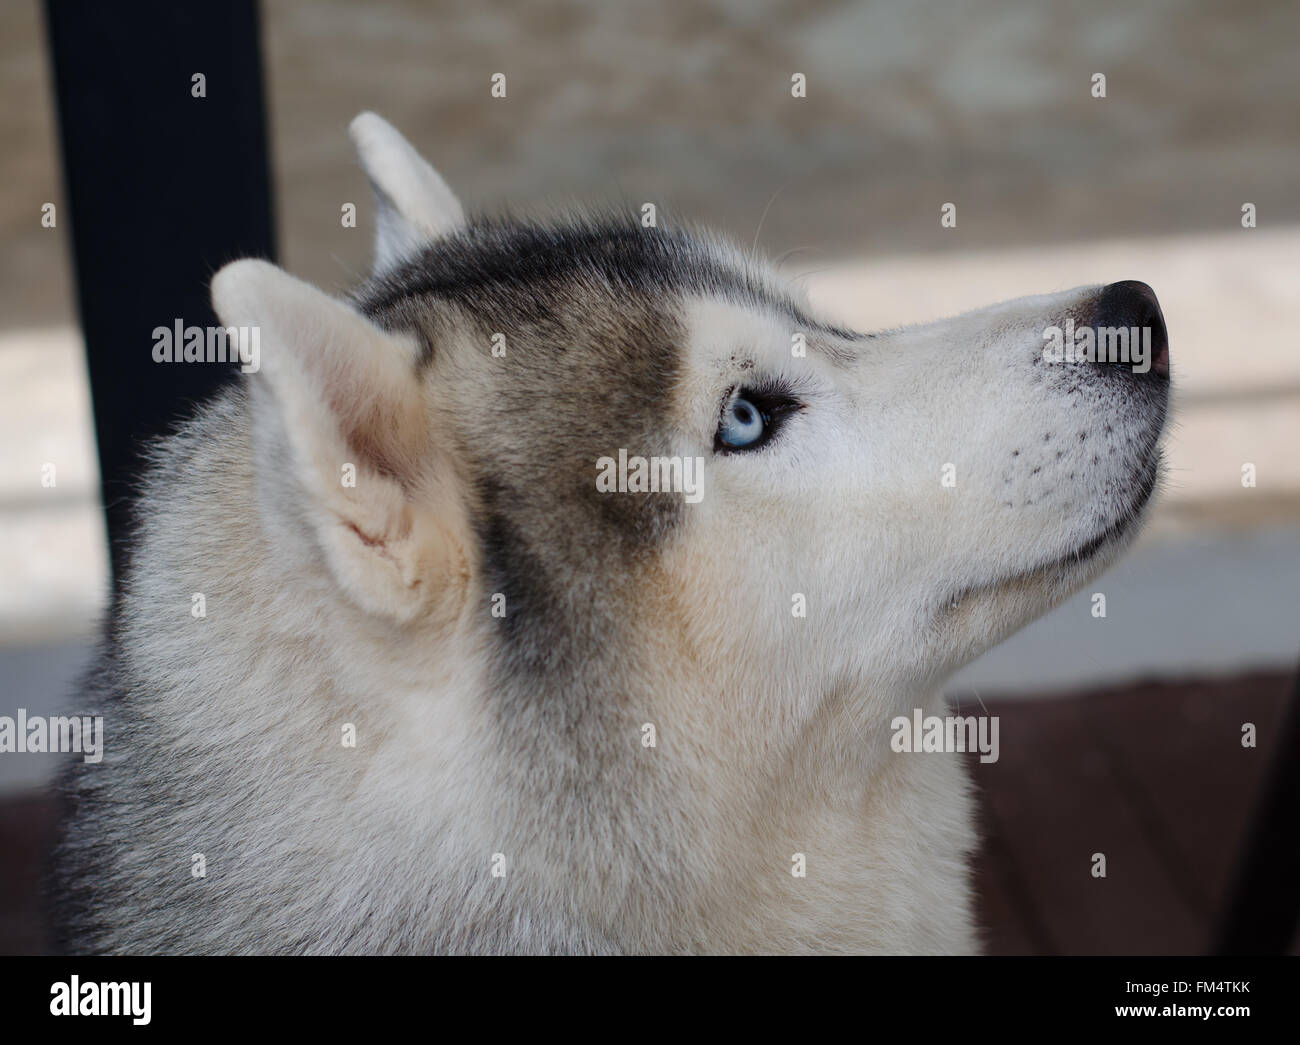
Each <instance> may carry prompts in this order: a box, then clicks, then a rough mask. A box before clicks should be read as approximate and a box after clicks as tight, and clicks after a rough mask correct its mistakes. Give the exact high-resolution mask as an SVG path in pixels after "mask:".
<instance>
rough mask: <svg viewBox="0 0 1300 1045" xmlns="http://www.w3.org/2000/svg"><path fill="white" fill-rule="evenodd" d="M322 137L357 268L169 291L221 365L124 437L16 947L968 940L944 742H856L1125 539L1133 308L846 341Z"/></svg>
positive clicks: (794, 314) (729, 254) (1159, 346)
mask: <svg viewBox="0 0 1300 1045" xmlns="http://www.w3.org/2000/svg"><path fill="white" fill-rule="evenodd" d="M352 136H353V139H354V141H355V143H356V145H357V147H358V150H359V152H360V155H361V159H362V162H363V165H364V167H365V169H366V172H367V174H368V176H369V178H370V181H371V182H372V184H373V187H374V189H375V194H376V196H377V200H378V212H377V220H376V230H377V237H376V239H377V251H376V253H377V259H376V264H375V271H374V273H373V276H372V277H371V278H370V280H369V281H368V282H367V283H366V284H365V285H364V286H363V287H362V288H361V289H360V290H358V291H357V292H356V293H355V295H354V296H353V297H352V298H351V299H350V300H348V301H341V300H337V299H335V298H332V297H330V296H328V295H326V294H324V293H322V292H321V291H319V290H317V289H314V288H313V287H311V286H309V285H307V284H305V283H303V282H300V281H299V280H297V279H295V278H294V277H292V276H290V275H288V274H287V273H285V272H284V271H282V270H281V269H279V268H276V267H274V266H273V265H270V264H268V263H266V262H262V261H253V260H248V261H238V262H235V263H233V264H231V265H229V266H227V267H226V268H224V269H222V270H221V271H220V272H219V273H218V274H217V276H216V277H215V278H214V280H213V283H212V298H213V303H214V305H215V308H216V311H217V313H218V315H219V317H220V318H221V320H222V322H223V323H224V324H227V325H228V326H229V327H236V328H247V329H251V330H255V331H257V332H258V333H259V335H260V350H261V359H260V366H259V367H258V368H257V369H256V372H252V373H247V374H246V375H244V376H242V377H240V378H238V385H237V387H235V388H233V389H232V390H231V391H229V392H228V393H225V394H223V395H221V396H219V397H218V398H217V399H216V400H215V401H214V402H212V403H211V404H210V405H208V406H207V407H206V408H204V409H202V410H201V411H200V412H199V413H198V415H197V416H196V417H195V418H194V419H193V420H191V421H189V422H188V423H187V424H185V425H184V426H183V427H182V428H181V429H180V430H179V432H178V433H177V434H176V435H174V436H173V437H171V438H169V439H167V440H165V441H163V442H162V443H160V444H159V445H157V447H156V448H155V450H154V453H153V458H154V461H153V466H152V469H151V471H150V474H149V477H148V479H147V481H146V483H145V489H144V493H143V496H142V498H141V500H140V504H139V512H138V534H137V540H136V547H135V552H134V559H133V566H132V568H131V570H130V572H129V575H128V576H127V578H126V582H125V585H124V588H123V591H122V594H121V598H120V602H119V604H118V605H117V607H116V609H115V611H114V614H113V619H112V621H111V624H110V627H109V629H108V637H107V639H106V641H105V644H104V652H103V654H102V657H101V659H100V662H99V665H98V667H97V669H96V670H95V672H94V673H93V675H92V677H91V681H90V686H89V691H88V693H87V694H86V699H87V700H88V701H90V702H91V704H92V706H91V707H90V708H88V709H87V710H90V711H94V712H96V713H102V714H103V715H104V717H105V739H104V757H103V761H102V762H101V763H99V764H95V765H90V764H86V765H81V766H78V767H77V769H76V770H75V771H73V772H72V773H71V774H70V776H69V778H68V780H67V781H66V785H67V798H68V801H69V812H68V816H67V818H66V822H65V824H64V827H63V833H62V838H61V841H60V843H59V846H58V848H57V851H56V856H55V865H54V873H53V875H52V879H51V885H52V889H51V900H52V915H53V918H54V921H55V924H56V926H57V930H58V938H59V941H60V943H61V945H62V946H63V947H64V948H65V949H69V950H73V951H94V952H101V951H106V952H146V953H153V952H223V953H230V952H234V953H249V952H275V953H340V952H379V953H389V952H526V953H559V952H601V953H606V952H621V953H658V952H675V953H692V952H725V953H734V952H871V953H904V952H910V953H918V952H924V953H933V952H972V951H976V950H978V933H977V931H976V928H975V925H974V920H973V916H972V910H971V891H970V885H969V882H968V867H967V860H968V854H969V852H970V851H971V849H972V846H973V842H974V831H973V824H972V818H973V811H972V805H971V800H970V797H969V795H968V791H967V784H966V782H965V778H964V770H963V767H962V764H961V756H960V755H959V754H956V753H950V752H942V753H925V754H918V753H899V752H898V751H897V750H895V746H894V745H893V744H891V723H892V722H893V721H894V720H895V719H897V718H899V717H900V716H901V717H908V716H911V715H912V714H913V713H915V712H920V713H921V714H924V715H925V716H932V715H943V714H944V708H943V704H942V700H941V697H940V694H939V689H940V686H941V685H942V683H943V682H944V680H945V678H946V677H947V676H948V675H949V674H950V673H951V672H952V671H953V670H954V669H956V668H957V667H958V666H959V665H961V664H963V663H964V662H966V661H968V660H970V659H971V658H973V657H974V656H976V655H977V654H979V653H980V652H981V651H982V650H985V649H987V648H988V647H989V646H991V645H993V644H994V643H996V642H998V641H999V640H1000V639H1002V638H1003V637H1005V636H1006V635H1008V634H1009V633H1011V632H1013V631H1015V630H1016V629H1018V628H1020V627H1021V626H1022V625H1024V624H1025V623H1026V622H1028V621H1030V620H1032V619H1033V618H1035V617H1037V616H1039V615H1040V614H1042V613H1043V612H1044V611H1045V610H1047V609H1048V608H1049V607H1051V606H1052V605H1054V604H1055V603H1057V602H1059V601H1060V600H1062V599H1063V598H1064V597H1065V596H1067V595H1068V594H1069V593H1070V592H1072V591H1073V590H1075V589H1076V588H1078V587H1079V586H1080V585H1082V584H1083V583H1084V582H1085V581H1086V580H1088V579H1089V578H1091V577H1093V576H1095V575H1096V574H1098V573H1099V572H1100V571H1101V570H1103V569H1104V568H1105V567H1106V566H1107V565H1108V564H1109V563H1110V562H1112V561H1113V560H1114V559H1115V557H1116V556H1117V555H1118V554H1119V552H1120V551H1121V549H1122V548H1123V547H1124V546H1125V545H1126V544H1127V543H1128V542H1129V541H1130V540H1131V538H1132V536H1133V535H1134V533H1135V531H1136V530H1137V528H1138V526H1139V524H1140V522H1141V520H1142V517H1143V515H1144V511H1145V508H1146V505H1147V502H1148V499H1149V497H1150V495H1151V493H1152V490H1153V489H1154V488H1155V486H1156V485H1157V480H1158V475H1159V469H1160V451H1159V449H1158V445H1157V444H1158V440H1159V437H1160V434H1161V430H1162V428H1163V425H1164V421H1165V413H1166V403H1167V399H1168V391H1169V376H1168V349H1167V339H1166V335H1165V328H1164V322H1163V319H1162V317H1161V314H1160V309H1159V306H1158V304H1157V302H1156V299H1155V296H1154V294H1153V293H1152V292H1151V290H1150V288H1149V287H1147V286H1146V285H1145V284H1141V283H1134V282H1126V283H1117V284H1110V285H1108V286H1091V287H1083V288H1079V289H1076V290H1070V291H1067V292H1064V293H1056V294H1052V295H1048V296H1041V297H1028V298H1020V299H1018V300H1015V301H1010V302H1007V303H1005V304H1000V305H995V306H992V307H990V308H986V309H983V310H981V311H978V312H973V313H970V314H968V315H963V316H960V317H957V318H955V319H948V320H944V321H941V322H937V323H932V324H930V325H927V326H919V327H911V328H906V329H901V330H891V331H887V332H883V333H860V332H858V331H855V330H849V329H845V328H843V327H842V326H840V325H838V324H836V323H835V322H832V321H830V320H829V319H827V318H824V317H819V316H818V315H817V313H816V312H815V311H814V309H813V308H812V307H811V305H810V304H809V303H808V301H807V300H806V299H805V297H804V296H803V295H802V293H801V292H800V291H799V290H798V289H797V288H796V287H795V286H793V285H792V284H791V283H789V282H787V281H786V280H785V279H784V278H783V277H782V276H781V275H780V274H779V273H778V272H777V271H776V270H775V269H774V268H772V267H769V266H768V265H766V264H764V263H762V262H760V261H759V260H757V259H755V258H753V257H750V256H748V255H747V254H745V253H742V252H738V251H736V250H733V249H731V248H729V247H727V246H725V245H723V244H722V243H720V242H719V241H717V240H716V239H714V238H712V237H709V236H707V235H705V234H702V233H695V232H690V231H687V230H685V229H682V228H680V227H678V226H676V225H668V226H667V227H664V225H663V223H661V222H654V221H646V220H643V219H642V216H641V215H640V214H629V215H627V216H626V217H623V216H618V215H615V216H612V217H611V216H606V217H587V216H583V217H577V218H570V219H565V220H557V221H551V222H531V221H516V220H511V221H504V220H480V219H468V218H467V217H466V216H465V214H464V212H463V210H462V208H461V205H460V203H459V202H458V201H457V199H456V197H455V196H454V195H453V194H452V193H451V191H450V190H449V189H448V187H447V185H446V184H445V183H444V182H443V180H442V178H441V177H439V175H438V174H437V173H435V172H434V170H433V169H432V168H431V167H430V166H429V165H428V164H427V163H426V162H425V161H424V160H423V159H422V158H421V157H420V156H419V155H418V154H417V153H416V152H415V151H414V150H413V149H412V147H411V146H410V145H409V144H408V143H407V142H406V140H405V139H404V138H402V137H401V135H399V134H398V133H397V131H395V130H394V129H393V128H392V127H390V126H389V125H388V124H387V123H385V122H384V121H383V120H381V119H380V118H378V117H377V116H374V115H371V114H363V115H362V116H360V117H358V118H357V119H356V121H354V123H353V125H352ZM1067 327H1069V328H1077V329H1078V330H1085V331H1087V332H1089V333H1091V332H1092V331H1094V330H1101V329H1105V328H1116V329H1120V328H1125V329H1127V328H1138V329H1141V330H1144V331H1146V332H1147V337H1148V338H1149V340H1148V341H1147V342H1146V343H1147V344H1148V345H1149V346H1150V351H1149V353H1148V355H1147V358H1146V359H1145V360H1144V361H1141V360H1140V361H1139V363H1141V365H1139V363H1134V364H1133V365H1129V362H1128V360H1113V359H1111V358H1110V357H1107V356H1105V355H1104V354H1102V353H1097V354H1095V357H1088V358H1081V359H1074V358H1071V359H1064V358H1060V356H1061V353H1060V352H1059V351H1058V352H1057V353H1056V355H1053V353H1052V351H1051V346H1052V334H1051V333H1050V331H1053V330H1056V331H1060V330H1061V329H1065V328H1067ZM1139 342H1140V339H1139ZM1070 347H1072V346H1067V349H1068V348H1070ZM1058 348H1059V346H1058ZM245 369H251V368H247V367H246V368H245Z"/></svg>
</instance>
